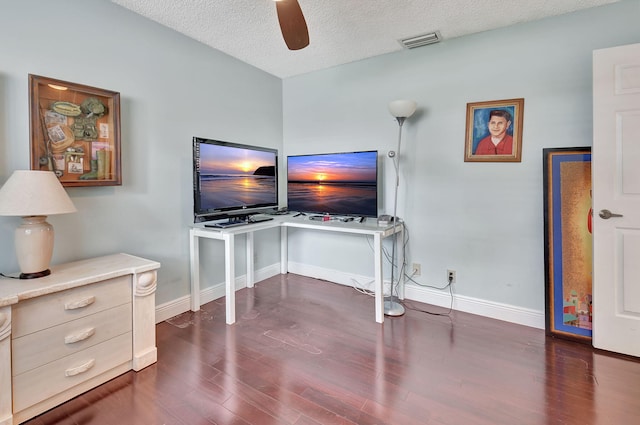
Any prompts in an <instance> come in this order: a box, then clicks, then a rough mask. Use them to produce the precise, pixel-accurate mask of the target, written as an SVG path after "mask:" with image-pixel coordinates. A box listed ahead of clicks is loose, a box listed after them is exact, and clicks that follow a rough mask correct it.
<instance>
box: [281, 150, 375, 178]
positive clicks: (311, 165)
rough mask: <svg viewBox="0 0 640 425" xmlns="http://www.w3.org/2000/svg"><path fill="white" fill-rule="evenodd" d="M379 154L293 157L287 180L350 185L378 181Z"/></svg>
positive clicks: (290, 161)
mask: <svg viewBox="0 0 640 425" xmlns="http://www.w3.org/2000/svg"><path fill="white" fill-rule="evenodd" d="M376 161H377V154H376V153H372V152H357V153H351V154H349V155H348V157H345V154H327V155H306V156H291V157H289V162H288V175H287V179H288V180H289V181H290V182H300V183H302V182H318V183H348V182H360V183H364V182H373V181H375V180H376Z"/></svg>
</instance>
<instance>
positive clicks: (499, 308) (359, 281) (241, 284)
mask: <svg viewBox="0 0 640 425" xmlns="http://www.w3.org/2000/svg"><path fill="white" fill-rule="evenodd" d="M288 267H289V272H291V273H296V274H300V275H303V276H309V277H313V278H316V279H323V280H327V281H329V282H334V283H338V284H340V285H346V286H356V287H358V288H360V289H365V290H369V291H373V277H371V276H362V275H354V274H350V273H344V272H341V271H337V270H331V269H327V268H323V267H317V266H310V265H308V264H301V263H294V262H289V265H288ZM279 273H280V265H279V264H274V265H271V266H268V267H265V268H263V269H260V270H256V273H255V279H256V281H257V282H259V281H261V280H264V279H267V278H269V277H272V276H275V275H277V274H279ZM246 286H247V285H246V276H244V275H243V276H239V277H237V278H236V290H238V289H242V288H245V287H246ZM224 289H225V288H224V282H221V283H218V284H216V285H214V286H211V287H209V288H204V289H201V291H200V300H201V303H202V304H205V303H208V302H211V301H213V300H216V299H218V298H221V297H224V293H225V290H224ZM384 293H385V294H388V293H389V282H385V284H384ZM404 297H405V298H406V299H409V300H413V301H419V302H423V303H426V304H432V305H436V306H439V307H445V308H448V307H449V306H450V305H451V296H450V295H449V292H448V291H442V290H437V289H432V288H424V287H421V286H416V285H411V284H408V285H406V286H405V288H404ZM190 299H191V297H190V296H188V295H187V296H184V297H181V298H178V299H176V300H173V301H170V302H168V303H165V304H161V305H159V306H157V307H156V323H160V322H162V321H164V320H167V319H169V318H171V317H174V316H177V315H178V314H181V313H184V312H185V311H189V310H190V308H191V304H190ZM453 309H454V310H457V311H463V312H465V313H471V314H477V315H479V316H484V317H491V318H493V319H498V320H503V321H505V322H511V323H516V324H519V325H524V326H530V327H533V328H538V329H544V328H545V316H544V311H538V310H532V309H528V308H523V307H518V306H513V305H509V304H502V303H497V302H493V301H487V300H483V299H479V298H472V297H467V296H464V295H456V294H455V292H454V294H453Z"/></svg>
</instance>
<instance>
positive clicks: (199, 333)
mask: <svg viewBox="0 0 640 425" xmlns="http://www.w3.org/2000/svg"><path fill="white" fill-rule="evenodd" d="M408 304H409V305H410V306H412V307H414V308H418V309H425V310H430V311H433V312H437V311H440V312H442V311H443V310H442V309H438V308H437V307H433V306H427V305H424V304H419V303H408ZM224 311H225V309H224V299H220V300H217V301H214V302H212V303H209V304H206V305H204V306H203V307H202V310H201V311H200V312H198V313H191V312H189V313H185V314H182V315H180V316H177V317H175V318H172V319H170V320H168V321H166V322H163V323H160V324H158V326H157V342H158V344H157V345H158V363H157V364H155V365H153V366H150V367H148V368H146V369H144V370H143V371H141V372H138V373H134V372H130V373H127V374H125V375H123V376H121V377H118V378H116V379H114V380H112V381H110V382H108V383H107V384H105V385H102V386H100V387H98V388H96V389H94V390H92V391H90V392H88V393H86V394H84V395H82V396H80V397H77V398H75V399H74V400H71V401H70V402H68V403H65V404H64V405H62V406H60V407H58V408H56V409H53V410H51V411H49V412H47V413H45V414H43V415H41V416H39V417H38V418H35V419H33V420H31V421H29V422H27V423H29V424H31V425H42V424H78V425H79V424H119V425H128V424H145V425H146V424H179V425H196V424H207V425H210V424H220V425H222V424H236V425H246V424H256V425H268V424H295V425H312V424H316V425H317V424H358V425H367V424H394V425H412V424H434V425H443V424H448V425H458V424H465V425H469V424H471V425H476V424H479V425H484V424H486V425H497V424H508V425H528V424H532V425H533V424H545V425H546V424H576V425H577V424H593V425H595V424H611V425H623V424H624V425H627V424H636V423H640V361H638V359H631V358H628V357H622V356H616V355H612V354H608V353H604V352H599V351H595V350H593V349H592V348H591V347H589V346H587V345H584V344H580V343H574V342H569V341H563V340H557V339H552V338H547V337H545V335H544V331H541V330H538V329H532V328H527V327H523V326H518V325H513V324H508V323H505V322H501V321H497V320H492V319H487V318H482V317H477V316H473V315H470V314H465V313H459V312H454V313H452V314H451V316H450V317H447V316H431V315H428V314H425V313H423V312H419V311H416V310H412V309H409V310H408V312H407V313H406V314H405V315H404V316H402V317H398V318H387V319H386V320H385V323H384V325H379V324H376V323H375V322H374V320H373V316H374V314H373V299H372V298H370V297H368V296H366V295H362V294H360V293H357V292H356V291H354V290H353V289H351V288H348V287H345V286H340V285H336V284H331V283H327V282H322V281H317V280H313V279H310V278H305V277H301V276H297V275H292V274H289V275H283V276H276V277H274V278H271V279H268V280H266V281H263V282H261V283H259V284H257V285H256V287H255V288H253V289H243V290H241V291H239V292H238V293H237V312H238V321H237V323H236V324H235V325H233V326H227V325H225V318H224Z"/></svg>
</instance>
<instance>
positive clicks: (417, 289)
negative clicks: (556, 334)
mask: <svg viewBox="0 0 640 425" xmlns="http://www.w3.org/2000/svg"><path fill="white" fill-rule="evenodd" d="M404 296H405V298H406V299H409V300H414V301H420V302H423V303H426V304H432V305H437V306H439V307H445V308H449V306H451V295H450V294H449V291H448V290H447V291H443V290H438V289H433V288H424V287H421V286H417V285H410V284H407V285H406V286H405V288H404ZM453 309H454V310H457V311H463V312H465V313H471V314H477V315H478V316H484V317H491V318H493V319H498V320H503V321H505V322H511V323H517V324H519V325H524V326H530V327H532V328H538V329H544V328H545V323H544V322H545V320H544V312H543V311H538V310H532V309H528V308H524V307H517V306H513V305H510V304H502V303H497V302H493V301H487V300H483V299H480V298H472V297H467V296H464V295H456V293H455V292H454V293H453Z"/></svg>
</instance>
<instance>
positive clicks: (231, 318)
mask: <svg viewBox="0 0 640 425" xmlns="http://www.w3.org/2000/svg"><path fill="white" fill-rule="evenodd" d="M289 227H294V228H302V229H312V230H321V231H327V232H337V233H351V234H361V235H369V236H373V261H374V279H375V281H374V293H375V319H376V322H378V323H382V322H383V321H384V296H383V292H382V288H383V287H382V279H383V276H382V240H383V239H384V238H387V237H389V236H392V235H393V234H394V227H393V225H388V226H378V223H377V221H376V220H375V219H368V220H365V222H363V223H358V222H355V221H351V222H342V221H337V220H331V221H314V220H309V219H308V218H307V217H292V216H274V219H273V220H270V221H265V222H262V223H255V224H247V225H243V226H238V227H231V228H226V229H217V228H211V227H204V225H202V224H200V225H194V226H193V227H192V228H191V229H190V231H189V242H190V243H189V255H190V259H191V261H190V263H191V264H190V266H191V310H192V311H198V310H200V248H199V239H200V238H206V239H217V240H221V241H224V258H225V297H226V304H225V305H226V319H227V324H229V325H231V324H233V323H235V321H236V302H235V278H236V276H235V255H234V252H235V251H234V250H235V237H236V235H246V252H247V287H248V288H252V287H253V285H254V270H253V268H254V267H253V234H254V233H255V232H257V231H260V230H265V229H273V228H280V235H281V236H280V272H281V273H282V274H285V273H287V271H288V241H287V229H288V228H289ZM395 232H396V233H400V235H401V237H400V241H402V240H403V232H404V226H401V225H398V226H396V228H395Z"/></svg>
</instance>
